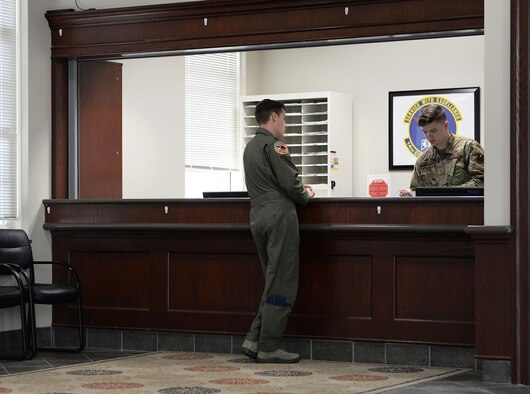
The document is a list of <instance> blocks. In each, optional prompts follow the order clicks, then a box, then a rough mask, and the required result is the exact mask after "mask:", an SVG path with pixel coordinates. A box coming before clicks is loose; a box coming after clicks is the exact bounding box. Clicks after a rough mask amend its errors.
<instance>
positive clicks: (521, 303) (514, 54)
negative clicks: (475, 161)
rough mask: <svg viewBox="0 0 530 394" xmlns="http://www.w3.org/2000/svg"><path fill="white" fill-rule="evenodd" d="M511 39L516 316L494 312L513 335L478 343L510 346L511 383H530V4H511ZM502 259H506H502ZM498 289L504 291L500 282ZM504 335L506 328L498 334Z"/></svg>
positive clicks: (514, 0)
mask: <svg viewBox="0 0 530 394" xmlns="http://www.w3.org/2000/svg"><path fill="white" fill-rule="evenodd" d="M510 4H511V15H510V22H511V39H510V47H511V48H510V49H511V50H510V54H511V59H510V67H511V70H510V142H511V143H510V158H511V160H510V170H511V171H510V186H511V193H510V217H511V221H510V223H511V224H512V226H513V227H514V232H515V235H514V242H513V243H512V244H510V248H509V250H510V253H511V254H510V256H512V259H510V260H508V261H507V262H506V263H507V264H509V265H510V267H511V268H512V267H513V268H512V269H513V281H511V282H510V288H512V289H514V291H515V294H514V303H513V307H514V315H513V316H511V318H510V319H509V320H508V321H506V318H507V317H508V316H506V314H504V313H502V311H498V313H499V314H498V318H499V319H501V320H503V321H504V322H503V323H502V324H503V325H504V327H505V328H506V327H507V324H508V323H511V324H513V331H511V332H509V333H506V335H507V337H506V339H505V338H503V339H499V340H498V341H495V343H492V342H490V343H489V344H488V343H487V342H486V341H485V342H484V343H483V344H482V345H481V351H482V353H483V354H497V351H498V347H501V348H502V349H503V352H502V353H501V354H505V352H504V348H505V346H510V347H511V354H512V360H513V361H512V362H513V364H514V365H513V367H512V372H513V376H512V378H513V379H512V380H513V381H514V382H520V383H524V384H530V313H529V300H530V283H529V275H530V268H529V261H528V259H529V257H530V231H529V226H530V219H529V216H530V205H529V199H530V190H529V188H530V182H529V177H530V174H529V167H530V160H529V156H528V153H529V149H530V145H529V144H530V142H529V128H528V113H529V112H530V111H529V106H530V98H529V95H530V86H529V84H528V83H529V82H528V77H529V71H528V68H529V64H528V62H529V58H528V56H529V53H528V52H529V46H530V42H529V34H530V25H529V24H530V22H529V21H530V6H529V4H528V1H527V0H511V2H510ZM503 260H505V259H503ZM496 290H498V291H499V292H501V293H502V292H504V291H505V290H506V289H505V286H504V284H501V286H499V287H498V288H497V289H496ZM502 332H503V333H504V330H503V331H502Z"/></svg>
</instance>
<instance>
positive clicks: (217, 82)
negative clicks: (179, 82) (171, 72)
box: [185, 53, 240, 170]
mask: <svg viewBox="0 0 530 394" xmlns="http://www.w3.org/2000/svg"><path fill="white" fill-rule="evenodd" d="M238 92H239V54H237V53H214V54H204V55H190V56H186V59H185V111H186V114H185V127H186V130H185V164H186V167H188V168H189V167H198V168H210V169H219V170H221V169H222V170H234V169H237V168H238V166H239V162H240V159H239V156H240V155H239V151H240V148H239V138H238V135H239V128H238V109H237V108H238V105H237V100H238Z"/></svg>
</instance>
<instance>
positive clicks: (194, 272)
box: [167, 244, 263, 315]
mask: <svg viewBox="0 0 530 394" xmlns="http://www.w3.org/2000/svg"><path fill="white" fill-rule="evenodd" d="M234 249H235V250H237V246H236V245H235V244H234ZM257 265H258V261H257V259H256V256H255V255H241V254H222V255H221V254H206V253H200V252H197V253H195V254H181V253H178V252H172V253H170V254H169V263H168V274H167V277H168V281H167V284H168V288H167V292H168V304H169V305H168V307H167V311H168V312H195V313H214V312H217V313H219V314H241V313H243V314H246V315H252V314H253V313H254V312H255V311H256V298H259V296H260V293H259V292H258V291H257V289H258V288H263V281H262V280H260V279H261V278H258V277H257V275H256V266H257Z"/></svg>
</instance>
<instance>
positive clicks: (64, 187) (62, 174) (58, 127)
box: [51, 59, 69, 198]
mask: <svg viewBox="0 0 530 394" xmlns="http://www.w3.org/2000/svg"><path fill="white" fill-rule="evenodd" d="M51 79H52V92H53V93H52V141H51V149H52V162H51V173H52V198H68V197H69V195H68V141H69V138H68V97H69V96H68V59H53V60H52V78H51Z"/></svg>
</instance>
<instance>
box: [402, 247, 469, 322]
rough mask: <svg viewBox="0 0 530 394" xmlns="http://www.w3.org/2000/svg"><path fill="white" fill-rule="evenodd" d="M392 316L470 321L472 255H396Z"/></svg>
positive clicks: (404, 318)
mask: <svg viewBox="0 0 530 394" xmlns="http://www.w3.org/2000/svg"><path fill="white" fill-rule="evenodd" d="M394 288H395V296H394V299H395V319H397V320H424V321H435V320H436V319H437V318H438V317H439V316H444V317H445V318H446V319H447V320H448V321H454V322H467V323H473V322H474V321H475V315H474V310H475V309H474V301H475V266H474V258H473V256H471V255H470V256H467V257H463V256H462V257H460V256H458V257H454V256H450V257H440V256H439V255H433V256H422V257H409V256H396V257H395V283H394Z"/></svg>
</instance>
